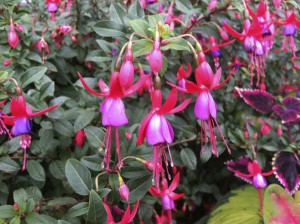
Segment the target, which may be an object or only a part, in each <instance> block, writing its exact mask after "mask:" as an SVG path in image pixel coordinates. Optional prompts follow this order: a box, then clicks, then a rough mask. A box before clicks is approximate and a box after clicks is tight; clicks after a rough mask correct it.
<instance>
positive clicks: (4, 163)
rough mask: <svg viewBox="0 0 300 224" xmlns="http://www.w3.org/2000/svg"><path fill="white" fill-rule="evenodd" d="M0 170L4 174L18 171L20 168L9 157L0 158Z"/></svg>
mask: <svg viewBox="0 0 300 224" xmlns="http://www.w3.org/2000/svg"><path fill="white" fill-rule="evenodd" d="M0 170H1V171H4V172H8V173H9V172H15V171H18V170H20V166H19V164H18V163H17V162H15V161H14V160H12V159H10V158H9V157H2V158H0Z"/></svg>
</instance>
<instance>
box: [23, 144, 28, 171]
mask: <svg viewBox="0 0 300 224" xmlns="http://www.w3.org/2000/svg"><path fill="white" fill-rule="evenodd" d="M23 150H24V151H23V157H24V160H23V166H22V171H24V170H26V161H27V158H26V148H24V149H23Z"/></svg>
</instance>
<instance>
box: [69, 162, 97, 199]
mask: <svg viewBox="0 0 300 224" xmlns="http://www.w3.org/2000/svg"><path fill="white" fill-rule="evenodd" d="M65 172H66V177H67V179H68V182H69V184H70V186H71V187H72V189H73V190H74V191H75V192H76V193H77V194H80V195H89V193H90V190H91V189H92V177H91V173H90V171H89V170H88V169H87V168H86V167H85V166H84V165H82V164H81V163H80V162H79V161H78V160H75V159H69V160H68V161H67V163H66V166H65Z"/></svg>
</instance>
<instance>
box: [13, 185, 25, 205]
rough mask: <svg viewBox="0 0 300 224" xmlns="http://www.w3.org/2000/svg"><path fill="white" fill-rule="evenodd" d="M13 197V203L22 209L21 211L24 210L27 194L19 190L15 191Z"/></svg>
mask: <svg viewBox="0 0 300 224" xmlns="http://www.w3.org/2000/svg"><path fill="white" fill-rule="evenodd" d="M13 195H14V202H15V203H17V204H18V205H19V208H20V207H23V209H24V210H25V207H26V201H27V200H28V195H27V192H26V191H25V190H24V189H23V188H21V189H18V190H15V191H14V193H13Z"/></svg>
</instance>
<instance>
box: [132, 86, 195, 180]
mask: <svg viewBox="0 0 300 224" xmlns="http://www.w3.org/2000/svg"><path fill="white" fill-rule="evenodd" d="M151 99H152V109H151V110H150V112H149V113H148V114H147V115H146V117H145V118H144V120H143V121H142V124H141V126H140V130H139V134H138V139H137V144H138V145H141V144H142V143H143V141H144V139H145V138H146V140H147V142H148V144H150V145H153V146H154V158H153V163H154V164H155V166H154V172H153V182H154V183H155V184H156V186H159V177H160V175H159V174H160V172H161V171H160V169H159V168H160V167H162V164H163V161H164V163H165V164H166V166H167V165H168V160H167V156H166V152H165V147H164V145H165V144H166V145H167V147H168V150H169V154H170V157H171V166H173V162H172V156H171V153H170V148H169V144H170V143H172V142H173V139H174V132H173V128H172V126H171V124H170V123H169V122H168V120H167V119H166V118H165V116H164V115H166V114H174V113H177V112H179V111H181V110H183V109H184V108H186V107H187V105H188V104H189V103H190V101H191V99H187V100H185V101H184V102H182V103H181V104H180V105H178V106H177V107H175V105H176V101H177V90H176V88H173V89H172V91H171V92H170V94H169V96H168V98H167V99H166V101H165V103H164V105H161V104H162V92H161V90H160V89H155V90H153V92H152V94H151ZM174 107H175V108H174ZM156 164H157V165H156Z"/></svg>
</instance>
